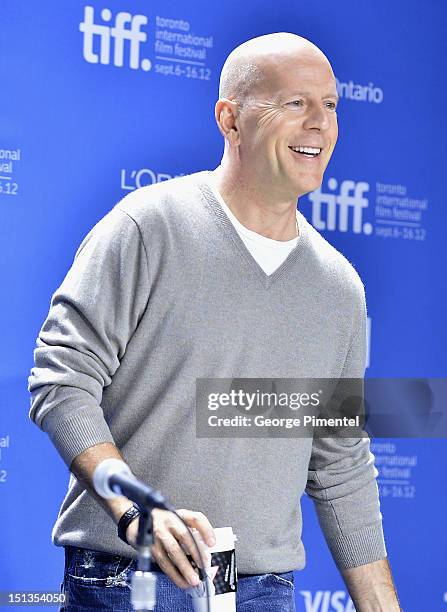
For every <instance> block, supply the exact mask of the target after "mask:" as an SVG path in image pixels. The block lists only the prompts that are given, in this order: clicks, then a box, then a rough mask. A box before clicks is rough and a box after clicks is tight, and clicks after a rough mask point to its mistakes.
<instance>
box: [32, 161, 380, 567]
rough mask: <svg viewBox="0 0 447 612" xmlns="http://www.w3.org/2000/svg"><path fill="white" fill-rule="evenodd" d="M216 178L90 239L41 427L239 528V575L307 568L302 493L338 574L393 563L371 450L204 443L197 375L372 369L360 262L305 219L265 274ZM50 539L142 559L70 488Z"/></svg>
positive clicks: (127, 215) (50, 349) (112, 219)
mask: <svg viewBox="0 0 447 612" xmlns="http://www.w3.org/2000/svg"><path fill="white" fill-rule="evenodd" d="M208 177H209V172H208V171H203V172H197V173H195V174H191V175H188V176H183V177H178V178H175V179H171V180H168V181H165V182H163V183H158V184H155V185H151V186H148V187H143V188H140V189H137V190H136V191H134V192H132V193H130V194H128V195H127V196H126V197H125V198H123V199H122V200H121V201H120V202H118V204H116V205H115V206H114V208H113V209H112V210H111V211H110V212H109V213H108V214H107V215H106V216H105V217H104V218H103V219H101V220H100V221H99V222H98V223H97V224H96V225H95V227H94V228H93V229H92V230H91V231H90V232H89V233H88V235H87V236H86V237H85V239H84V240H83V241H82V243H81V245H80V247H79V249H78V251H77V253H76V255H75V259H74V261H73V264H72V266H71V268H70V270H69V271H68V273H67V275H66V277H65V279H64V281H63V282H62V284H61V286H60V287H59V288H58V289H57V290H56V292H55V293H54V294H53V296H52V300H51V306H50V310H49V314H48V317H47V318H46V320H45V322H44V323H43V326H42V329H41V331H40V333H39V337H38V339H37V343H36V344H37V348H36V350H35V353H34V357H35V367H33V368H32V370H31V375H30V377H29V390H30V392H31V395H32V397H31V410H30V417H31V419H32V420H33V421H34V422H35V423H36V424H37V425H38V426H39V427H40V428H41V429H42V430H43V431H45V432H47V433H48V434H49V436H50V438H51V440H52V442H53V443H54V445H55V446H56V448H57V449H58V451H59V453H60V455H61V456H62V458H63V459H64V461H65V463H66V464H67V466H69V465H70V464H71V461H72V460H73V458H74V457H76V456H77V455H78V454H79V453H81V452H82V451H83V450H85V449H86V448H88V447H90V446H93V445H94V444H98V443H100V442H115V444H116V445H117V446H118V448H119V449H120V450H121V452H122V454H123V456H124V457H125V459H126V461H127V462H128V464H129V466H130V467H131V469H132V471H133V472H134V474H135V475H136V476H137V477H138V478H140V479H142V480H144V481H146V482H147V483H148V484H150V485H151V486H153V487H155V488H156V489H159V490H160V491H161V492H162V493H163V494H164V495H166V496H167V498H168V499H169V501H170V502H171V503H172V504H174V505H175V506H177V507H179V508H180V507H181V508H188V509H190V510H197V511H201V512H203V513H204V514H205V515H206V516H207V517H208V519H209V520H210V522H211V524H212V525H213V526H214V527H225V526H231V527H233V529H234V531H235V533H236V534H237V537H238V542H237V564H238V569H239V571H240V572H242V573H252V574H254V573H266V572H285V571H288V570H292V569H295V570H298V569H302V568H303V567H304V565H305V551H304V547H303V543H302V540H301V528H302V520H301V508H300V498H301V496H302V494H303V492H304V491H306V492H307V493H308V494H309V495H310V496H311V497H312V499H313V500H314V502H315V507H316V511H317V513H318V519H319V522H320V524H321V528H322V530H323V533H324V535H325V538H326V540H327V543H328V545H329V547H330V550H331V553H332V555H333V557H334V560H335V562H336V563H337V565H338V567H339V568H341V569H342V568H346V567H353V566H356V565H362V564H365V563H370V562H373V561H376V560H378V559H382V558H384V557H385V556H386V550H385V543H384V539H383V531H382V520H381V519H382V516H381V513H380V509H379V499H378V489H377V484H376V476H377V470H376V468H375V467H374V457H373V455H372V454H371V453H370V450H369V440H368V439H367V438H366V439H365V438H360V439H349V440H346V439H344V440H340V439H328V438H326V439H317V438H315V439H314V440H313V441H312V439H309V438H273V437H269V438H265V437H262V438H253V437H250V438H240V437H238V438H221V439H216V438H197V437H196V430H195V394H196V379H197V378H221V377H225V378H232V377H236V378H238V379H240V378H260V377H267V378H272V377H280V378H306V377H311V378H339V377H363V375H364V370H365V354H366V305H365V296H364V287H363V284H362V282H361V280H360V278H359V276H358V274H357V272H356V271H355V270H354V268H353V267H352V265H351V264H350V263H349V262H348V261H347V259H346V258H345V257H343V255H341V254H340V253H339V252H338V251H337V250H336V249H335V248H334V247H332V246H331V245H330V244H329V243H328V242H327V241H326V240H325V239H324V238H323V237H322V236H321V235H320V234H319V233H318V232H317V231H316V230H315V229H314V228H313V227H312V226H311V225H310V224H309V223H308V222H307V221H306V219H305V217H304V216H303V215H302V214H301V213H300V212H298V222H299V230H300V236H299V239H298V243H297V246H296V247H295V249H294V250H293V251H292V252H291V253H290V254H289V256H288V257H287V259H286V260H285V261H284V262H283V263H282V265H281V266H280V267H279V268H278V269H277V270H276V271H275V272H274V273H273V274H271V275H269V276H268V275H267V274H265V272H264V271H263V270H262V269H261V268H260V266H259V265H258V264H257V263H256V261H255V259H254V258H253V257H252V256H251V254H250V252H249V251H248V249H247V248H246V246H245V245H244V243H243V241H242V240H241V238H240V236H239V235H238V233H237V231H236V230H235V228H234V226H233V225H232V223H231V222H230V221H229V219H228V217H227V215H226V214H225V212H224V211H223V209H222V207H221V205H220V204H219V202H218V200H217V199H216V198H215V196H214V195H213V192H212V190H211V189H210V187H209V184H208V180H207V179H208ZM52 536H53V542H54V544H56V545H57V546H64V545H73V546H80V547H85V548H91V549H96V550H100V551H106V552H110V553H114V554H120V555H126V556H129V557H135V556H136V552H135V551H134V550H133V549H132V548H130V547H128V546H126V545H125V544H124V543H123V542H122V541H121V540H120V539H119V538H118V536H117V534H116V526H115V524H114V522H113V521H112V519H111V518H110V517H109V516H108V514H107V513H106V512H105V511H104V510H103V509H102V508H101V507H100V506H99V504H98V503H97V502H96V501H95V500H94V499H93V498H92V497H91V496H90V495H89V494H88V493H87V492H86V491H84V490H83V489H82V487H81V486H80V485H79V483H78V482H77V480H76V478H75V477H74V476H73V475H71V477H70V482H69V486H68V491H67V494H66V497H65V499H64V500H63V503H62V506H61V509H60V512H59V516H58V518H57V521H56V523H55V526H54V529H53V534H52Z"/></svg>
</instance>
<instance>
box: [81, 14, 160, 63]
mask: <svg viewBox="0 0 447 612" xmlns="http://www.w3.org/2000/svg"><path fill="white" fill-rule="evenodd" d="M101 19H102V20H103V22H106V23H107V22H109V21H111V19H112V11H111V10H110V9H108V8H104V9H102V11H101ZM147 21H148V19H147V17H146V16H145V15H133V16H132V15H131V14H130V13H126V12H121V13H117V14H116V15H115V23H114V25H113V27H112V26H107V25H103V24H98V23H95V21H94V8H93V6H85V7H84V21H82V22H81V23H80V24H79V29H80V31H81V32H83V34H84V45H83V54H84V59H85V61H86V62H90V63H91V64H97V63H98V59H99V62H100V63H101V64H110V46H111V44H110V40H111V39H112V38H113V62H112V63H113V65H114V66H119V67H122V66H123V63H124V41H125V40H129V41H130V58H129V66H130V67H131V68H133V69H134V70H137V69H138V68H142V69H143V70H145V71H147V70H150V69H151V66H152V64H151V61H150V60H149V59H143V60H141V63H140V44H141V43H142V42H145V41H146V40H147V34H146V32H142V31H141V29H140V28H141V26H143V25H146V24H147ZM127 25H130V27H129V28H128V27H127ZM94 39H96V40H98V39H99V55H98V53H95V51H94V50H93V42H94Z"/></svg>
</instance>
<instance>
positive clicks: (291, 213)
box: [212, 166, 297, 241]
mask: <svg viewBox="0 0 447 612" xmlns="http://www.w3.org/2000/svg"><path fill="white" fill-rule="evenodd" d="M212 178H213V181H214V184H215V186H216V188H217V190H218V191H219V193H220V194H221V196H222V198H223V200H224V201H225V203H226V204H227V206H228V208H229V209H230V210H231V212H232V213H233V214H234V216H235V217H236V218H237V219H238V220H239V221H240V222H241V223H242V224H243V225H244V226H245V227H247V228H248V229H250V230H252V231H253V232H256V233H257V234H261V236H265V237H266V238H271V239H272V240H279V241H287V240H292V239H293V238H296V236H297V222H296V201H293V200H292V201H284V202H278V201H274V200H272V199H269V198H268V193H266V191H267V190H263V189H259V187H258V186H257V185H253V184H252V183H251V182H250V181H249V180H247V178H246V177H243V176H241V175H236V173H234V172H232V173H230V172H228V171H226V170H225V168H224V167H223V166H218V167H217V168H216V169H215V170H214V171H213V172H212Z"/></svg>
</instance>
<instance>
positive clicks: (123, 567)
mask: <svg viewBox="0 0 447 612" xmlns="http://www.w3.org/2000/svg"><path fill="white" fill-rule="evenodd" d="M135 564H136V562H135V561H134V560H133V559H129V558H127V557H122V556H120V555H112V554H109V553H104V552H101V551H97V550H90V549H86V548H75V549H74V550H73V553H72V555H71V558H70V561H69V563H68V566H67V569H66V576H67V578H68V579H69V580H71V581H73V582H76V583H78V584H86V585H90V586H106V587H113V586H128V575H129V572H130V570H131V568H132V567H134V566H135Z"/></svg>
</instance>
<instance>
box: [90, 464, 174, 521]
mask: <svg viewBox="0 0 447 612" xmlns="http://www.w3.org/2000/svg"><path fill="white" fill-rule="evenodd" d="M93 486H94V488H95V491H96V492H97V493H98V495H100V496H101V497H104V498H105V499H111V498H112V497H119V496H120V495H124V496H125V497H127V498H128V499H130V500H131V501H133V502H134V503H136V504H137V505H138V506H139V507H140V508H146V507H147V506H149V507H151V508H161V509H162V510H170V511H173V510H174V511H175V508H174V507H173V506H171V504H170V503H169V502H168V501H167V500H166V499H165V498H164V497H163V495H162V494H161V493H160V491H156V490H155V489H153V488H152V487H150V486H149V485H147V484H145V483H144V482H141V481H140V480H138V479H137V478H136V477H135V476H134V475H133V474H132V472H131V470H130V468H129V466H128V465H127V464H126V463H124V461H121V460H120V459H115V458H110V459H105V460H104V461H101V463H100V464H99V465H98V466H97V467H96V468H95V471H94V472H93Z"/></svg>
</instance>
